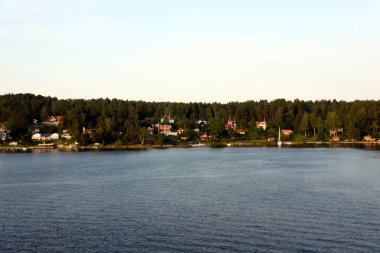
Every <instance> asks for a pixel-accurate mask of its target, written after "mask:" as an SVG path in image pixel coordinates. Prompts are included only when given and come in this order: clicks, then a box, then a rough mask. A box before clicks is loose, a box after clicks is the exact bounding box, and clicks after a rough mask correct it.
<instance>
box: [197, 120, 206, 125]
mask: <svg viewBox="0 0 380 253" xmlns="http://www.w3.org/2000/svg"><path fill="white" fill-rule="evenodd" d="M195 123H197V125H207V121H206V120H197V121H196V122H195Z"/></svg>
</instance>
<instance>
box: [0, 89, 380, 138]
mask: <svg viewBox="0 0 380 253" xmlns="http://www.w3.org/2000/svg"><path fill="white" fill-rule="evenodd" d="M0 108H1V111H0V122H7V128H8V129H9V130H10V131H11V135H12V138H13V139H19V140H23V141H30V136H31V132H32V131H33V128H35V126H34V125H33V120H37V121H39V122H41V121H43V120H44V119H46V118H47V117H48V116H49V115H61V116H64V120H63V122H62V124H60V125H58V126H57V128H58V129H57V131H62V130H63V129H67V130H68V131H69V132H70V133H71V135H72V136H73V137H74V139H76V140H78V141H79V140H80V141H81V142H82V143H90V142H101V143H105V144H107V143H114V142H116V141H119V142H120V143H123V144H136V143H140V142H144V140H147V139H149V138H156V139H157V140H156V141H159V142H160V141H165V138H166V137H163V136H154V137H150V136H149V135H148V133H147V128H148V127H149V126H151V124H152V123H158V122H159V121H160V119H161V117H162V116H163V115H169V114H170V115H172V116H173V117H174V119H175V123H174V124H173V128H174V129H178V128H183V129H185V133H184V135H187V136H188V137H189V139H190V140H192V139H196V138H197V136H196V135H194V133H193V132H192V131H191V130H192V129H194V128H197V127H198V126H197V124H196V121H197V120H205V121H207V125H206V126H203V127H202V129H201V131H203V132H207V133H208V134H209V135H213V136H216V137H217V138H243V139H244V138H245V139H265V138H268V137H276V133H277V131H278V127H279V126H280V127H281V128H282V129H285V128H288V129H292V130H293V131H294V133H295V134H296V135H299V136H304V137H305V138H308V137H310V136H312V135H313V136H314V131H315V134H316V138H317V139H318V140H327V139H328V138H329V136H330V131H331V130H336V129H342V130H343V132H342V133H341V135H342V138H344V139H350V140H361V139H362V138H363V136H365V135H371V136H373V137H375V138H379V137H380V132H379V126H380V101H378V100H377V101H376V100H365V101H364V100H356V101H350V102H347V101H337V100H317V101H303V100H299V99H295V100H293V101H289V100H285V99H276V100H273V101H268V100H260V101H246V102H229V103H226V104H222V103H216V102H215V103H179V102H178V103H177V102H145V101H128V100H120V99H108V98H105V99H103V98H102V99H89V100H85V99H58V98H55V97H46V96H40V95H33V94H6V95H1V96H0ZM226 119H234V120H235V121H236V123H237V124H238V127H239V128H243V129H245V130H246V134H245V135H244V136H239V135H238V134H236V133H234V132H233V131H229V130H228V129H225V127H224V121H225V120H226ZM264 120H265V121H266V122H267V129H266V131H263V130H262V129H258V128H257V127H256V121H264ZM84 128H85V129H90V130H91V129H93V130H94V131H93V132H92V133H91V134H89V133H86V132H84V131H83V129H84ZM163 138H164V139H163Z"/></svg>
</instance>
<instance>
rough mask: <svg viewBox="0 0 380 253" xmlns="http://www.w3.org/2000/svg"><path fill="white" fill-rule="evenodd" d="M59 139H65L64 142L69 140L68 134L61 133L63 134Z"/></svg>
mask: <svg viewBox="0 0 380 253" xmlns="http://www.w3.org/2000/svg"><path fill="white" fill-rule="evenodd" d="M59 137H60V138H62V139H65V140H71V138H72V137H71V135H70V134H69V133H67V132H66V133H63V134H61V135H60V136H59Z"/></svg>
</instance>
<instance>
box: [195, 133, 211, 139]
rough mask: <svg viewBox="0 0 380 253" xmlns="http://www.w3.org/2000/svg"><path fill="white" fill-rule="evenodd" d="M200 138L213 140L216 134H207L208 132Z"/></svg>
mask: <svg viewBox="0 0 380 253" xmlns="http://www.w3.org/2000/svg"><path fill="white" fill-rule="evenodd" d="M199 138H200V139H201V140H211V139H215V136H211V135H207V133H204V134H202V135H201V136H199Z"/></svg>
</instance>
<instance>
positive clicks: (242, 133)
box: [235, 128, 245, 135]
mask: <svg viewBox="0 0 380 253" xmlns="http://www.w3.org/2000/svg"><path fill="white" fill-rule="evenodd" d="M235 133H238V134H241V135H245V129H244V128H236V129H235Z"/></svg>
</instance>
